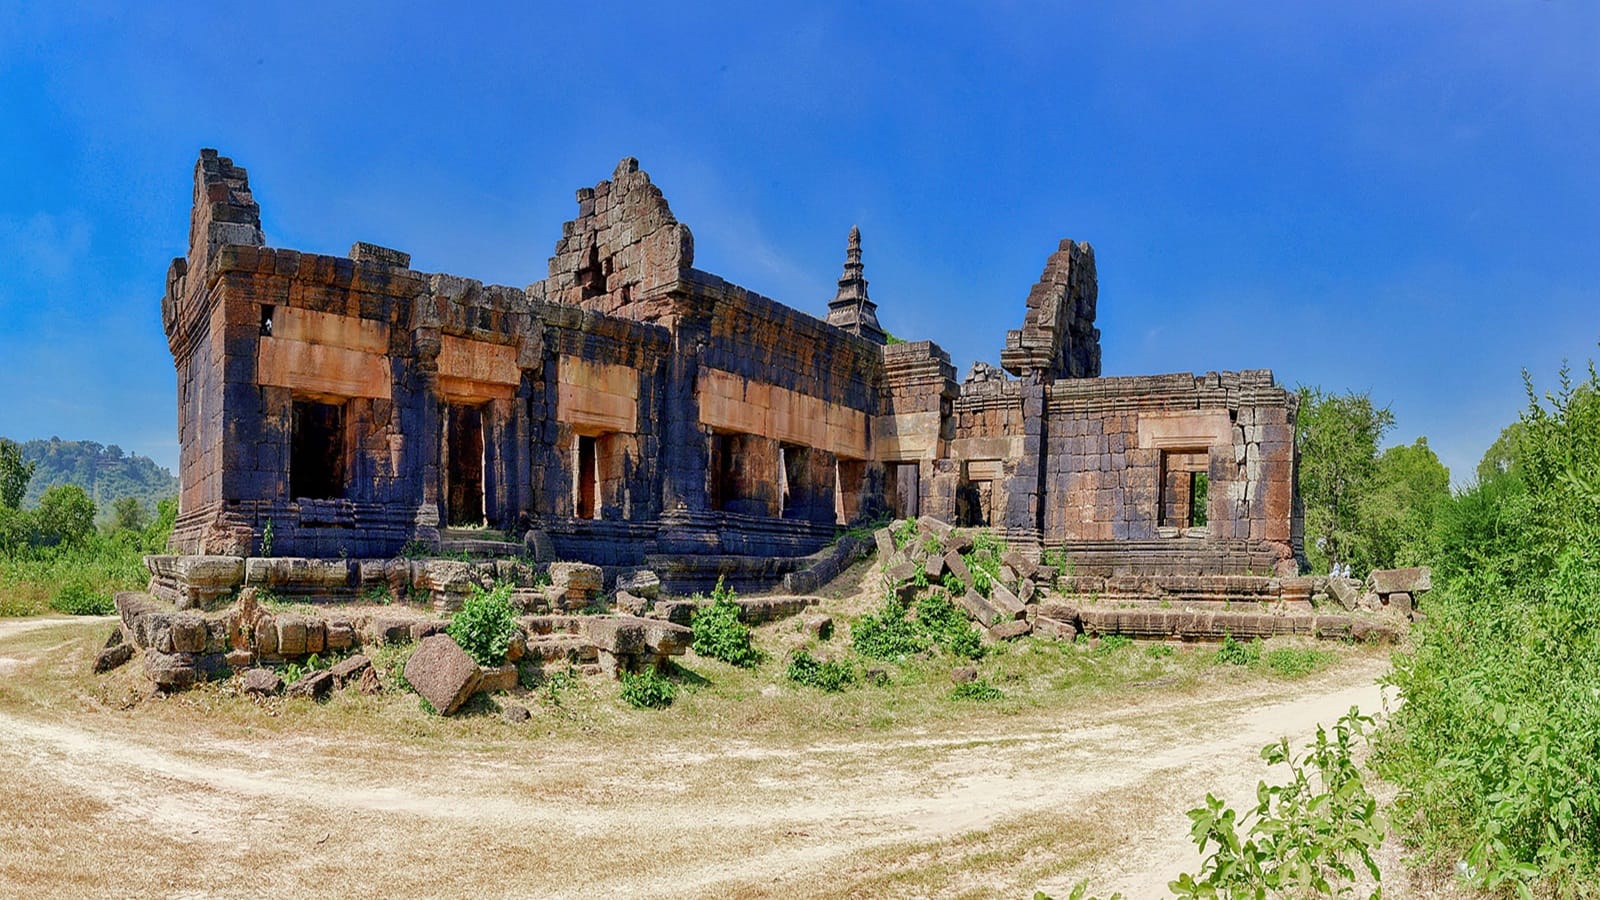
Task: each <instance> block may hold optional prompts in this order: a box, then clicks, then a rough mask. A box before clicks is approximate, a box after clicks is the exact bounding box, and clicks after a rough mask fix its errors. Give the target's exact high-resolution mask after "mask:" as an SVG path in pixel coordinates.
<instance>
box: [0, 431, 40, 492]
mask: <svg viewBox="0 0 1600 900" xmlns="http://www.w3.org/2000/svg"><path fill="white" fill-rule="evenodd" d="M33 466H34V464H33V463H31V462H24V461H23V459H22V448H21V447H20V446H18V445H17V443H16V442H15V441H10V440H7V439H5V438H0V506H4V507H7V508H9V509H21V508H22V497H23V495H24V494H26V493H27V492H28V482H29V481H30V480H31V479H32V478H33Z"/></svg>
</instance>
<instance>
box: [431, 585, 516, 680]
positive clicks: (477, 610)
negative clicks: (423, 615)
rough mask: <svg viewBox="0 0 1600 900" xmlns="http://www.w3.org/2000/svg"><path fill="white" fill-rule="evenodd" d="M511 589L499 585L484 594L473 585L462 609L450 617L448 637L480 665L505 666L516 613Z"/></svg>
mask: <svg viewBox="0 0 1600 900" xmlns="http://www.w3.org/2000/svg"><path fill="white" fill-rule="evenodd" d="M511 587H512V586H511V585H510V584H508V583H503V582H502V583H500V584H496V585H495V586H494V588H493V589H491V590H487V591H486V590H484V589H483V588H481V587H479V586H477V585H473V586H472V593H471V594H470V595H469V596H468V597H467V599H466V600H464V601H462V603H461V609H459V610H457V611H456V613H455V615H453V616H451V617H450V627H449V629H448V633H449V635H450V637H451V638H453V639H455V642H456V643H457V644H458V645H460V647H461V649H462V650H465V651H466V652H467V655H468V656H470V657H472V661H473V662H475V663H477V664H478V665H480V666H486V667H493V666H499V665H504V664H505V661H506V651H507V650H508V649H509V648H510V647H511V639H512V637H513V636H514V635H515V634H516V633H517V621H516V614H515V613H514V612H512V609H511Z"/></svg>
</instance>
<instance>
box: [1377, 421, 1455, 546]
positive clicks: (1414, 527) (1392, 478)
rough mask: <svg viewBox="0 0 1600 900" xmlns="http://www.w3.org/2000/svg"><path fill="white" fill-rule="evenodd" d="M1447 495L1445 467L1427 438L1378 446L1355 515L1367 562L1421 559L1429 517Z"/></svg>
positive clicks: (1429, 533) (1429, 527)
mask: <svg viewBox="0 0 1600 900" xmlns="http://www.w3.org/2000/svg"><path fill="white" fill-rule="evenodd" d="M1449 500H1450V470H1449V469H1447V468H1445V465H1444V463H1441V462H1440V461H1439V457H1438V455H1437V454H1435V453H1434V452H1433V448H1431V447H1429V446H1428V439H1427V438H1425V437H1419V438H1417V442H1416V443H1414V444H1412V445H1410V446H1405V445H1401V446H1398V447H1390V448H1389V449H1387V450H1385V451H1383V455H1382V456H1379V457H1378V465H1377V469H1376V471H1375V472H1374V474H1373V481H1372V489H1371V492H1370V493H1368V494H1367V495H1366V496H1365V497H1363V498H1362V500H1361V508H1360V517H1359V518H1360V526H1359V527H1360V531H1361V533H1362V536H1363V538H1364V540H1365V542H1366V550H1367V552H1368V553H1369V554H1370V562H1371V564H1372V565H1374V566H1377V567H1380V568H1388V567H1391V566H1398V565H1422V564H1424V563H1426V562H1427V561H1428V559H1429V557H1430V555H1431V554H1430V553H1429V542H1430V541H1431V539H1432V536H1433V531H1434V521H1435V520H1436V519H1437V518H1438V514H1439V508H1440V506H1441V505H1442V504H1444V503H1446V502H1448V501H1449Z"/></svg>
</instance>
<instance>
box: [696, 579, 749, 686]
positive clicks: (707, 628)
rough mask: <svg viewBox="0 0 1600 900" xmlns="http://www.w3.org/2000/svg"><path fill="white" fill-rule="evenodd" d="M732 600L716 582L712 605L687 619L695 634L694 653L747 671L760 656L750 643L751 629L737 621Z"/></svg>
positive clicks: (729, 592)
mask: <svg viewBox="0 0 1600 900" xmlns="http://www.w3.org/2000/svg"><path fill="white" fill-rule="evenodd" d="M734 600H735V594H734V592H733V589H732V588H729V587H726V586H724V585H723V582H722V579H721V578H718V579H717V587H716V589H715V590H713V591H712V592H711V602H710V603H709V604H707V605H705V606H702V607H700V608H699V609H697V610H695V612H694V616H693V617H691V618H690V619H689V627H690V629H691V630H693V631H694V652H696V653H698V654H700V655H701V656H704V657H708V658H710V659H720V660H722V661H723V662H725V663H730V664H732V665H735V666H739V667H741V668H749V667H750V666H754V665H756V664H758V663H760V662H761V659H762V654H761V651H760V650H759V649H757V648H756V646H755V644H754V643H753V635H752V633H751V631H750V626H748V625H746V624H744V623H743V622H740V621H739V612H740V607H739V604H738V603H736V602H734Z"/></svg>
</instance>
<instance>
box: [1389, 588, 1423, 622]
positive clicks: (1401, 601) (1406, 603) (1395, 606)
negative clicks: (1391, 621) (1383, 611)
mask: <svg viewBox="0 0 1600 900" xmlns="http://www.w3.org/2000/svg"><path fill="white" fill-rule="evenodd" d="M1384 600H1385V601H1386V602H1387V603H1388V605H1389V608H1390V609H1392V610H1394V611H1396V612H1399V613H1403V614H1405V615H1407V616H1409V615H1411V614H1412V613H1413V612H1416V609H1417V606H1416V603H1415V602H1414V601H1413V600H1412V598H1411V594H1410V593H1408V592H1406V591H1395V592H1394V593H1392V594H1390V595H1389V596H1387V597H1385V598H1384Z"/></svg>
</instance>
